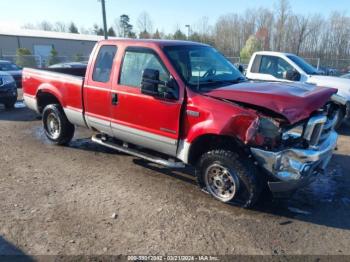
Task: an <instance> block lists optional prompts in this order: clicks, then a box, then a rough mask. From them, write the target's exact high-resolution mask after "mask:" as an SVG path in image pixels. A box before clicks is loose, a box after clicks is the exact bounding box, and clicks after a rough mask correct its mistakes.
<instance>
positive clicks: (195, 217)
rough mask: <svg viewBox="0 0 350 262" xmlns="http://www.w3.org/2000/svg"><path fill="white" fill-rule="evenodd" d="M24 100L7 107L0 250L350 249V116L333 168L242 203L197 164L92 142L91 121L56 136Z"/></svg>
mask: <svg viewBox="0 0 350 262" xmlns="http://www.w3.org/2000/svg"><path fill="white" fill-rule="evenodd" d="M21 106H22V105H21V104H18V108H16V109H15V110H12V111H5V109H3V108H2V107H0V132H1V134H0V167H1V168H0V174H1V175H0V254H29V255H45V254H50V255H52V254H64V255H67V254H70V255H77V254H88V255H91V254H94V255H97V254H182V255H183V254H197V255H202V254H212V255H224V254H250V255H252V254H268V255H269V254H314V255H325V254H334V255H344V254H347V255H350V190H349V187H350V176H349V174H350V131H349V130H350V125H348V126H346V127H344V129H343V130H342V131H341V134H342V135H341V138H340V140H339V150H338V151H337V152H336V155H335V157H334V159H333V160H332V163H331V167H330V168H329V172H328V174H327V175H325V176H323V177H321V178H320V180H318V181H317V182H315V183H314V184H312V185H310V186H309V187H308V188H306V189H304V190H302V191H300V192H299V193H297V194H296V195H295V196H294V197H293V198H291V199H290V200H288V201H287V200H284V201H282V200H279V201H277V200H275V201H273V202H266V203H262V204H261V205H260V207H259V208H257V209H256V210H242V209H239V208H236V207H232V206H230V205H225V204H221V203H219V202H217V201H215V200H214V199H212V198H211V197H210V196H208V195H206V194H204V193H202V192H201V191H200V190H199V189H198V188H197V186H196V185H195V182H194V179H193V177H192V176H191V173H190V172H189V173H181V172H175V171H171V170H170V171H169V170H166V169H163V168H160V167H157V166H155V165H149V164H147V163H146V162H144V161H141V160H139V159H137V158H134V157H130V156H127V155H122V154H119V153H116V152H113V151H110V150H107V149H104V148H102V147H100V146H97V145H94V144H93V143H92V142H90V140H89V137H90V135H91V134H90V132H89V131H86V130H78V132H77V135H76V137H75V139H74V141H73V142H72V143H71V145H70V146H69V147H56V146H53V145H51V144H50V143H49V142H48V141H47V140H46V139H45V137H44V135H43V132H42V129H41V122H40V120H38V118H37V116H36V115H35V114H34V113H32V112H30V111H29V110H28V109H26V108H21ZM113 214H115V217H114V218H112V216H113Z"/></svg>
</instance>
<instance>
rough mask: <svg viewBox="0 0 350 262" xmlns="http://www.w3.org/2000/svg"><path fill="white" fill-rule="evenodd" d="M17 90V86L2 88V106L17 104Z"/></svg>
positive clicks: (0, 101)
mask: <svg viewBox="0 0 350 262" xmlns="http://www.w3.org/2000/svg"><path fill="white" fill-rule="evenodd" d="M16 100H17V88H16V84H15V83H13V84H8V85H3V86H0V104H4V103H11V102H16Z"/></svg>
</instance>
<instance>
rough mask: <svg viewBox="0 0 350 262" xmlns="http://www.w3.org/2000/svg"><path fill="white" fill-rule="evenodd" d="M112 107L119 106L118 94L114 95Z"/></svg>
mask: <svg viewBox="0 0 350 262" xmlns="http://www.w3.org/2000/svg"><path fill="white" fill-rule="evenodd" d="M112 105H114V106H116V105H118V94H116V93H113V94H112Z"/></svg>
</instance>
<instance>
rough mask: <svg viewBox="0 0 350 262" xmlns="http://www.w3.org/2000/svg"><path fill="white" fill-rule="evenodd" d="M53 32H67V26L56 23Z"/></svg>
mask: <svg viewBox="0 0 350 262" xmlns="http://www.w3.org/2000/svg"><path fill="white" fill-rule="evenodd" d="M53 31H56V32H67V26H66V24H65V23H62V22H56V23H55V25H54V26H53Z"/></svg>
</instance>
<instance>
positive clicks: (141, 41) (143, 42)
mask: <svg viewBox="0 0 350 262" xmlns="http://www.w3.org/2000/svg"><path fill="white" fill-rule="evenodd" d="M100 43H101V44H111V43H113V44H123V45H137V44H140V45H146V46H149V45H153V46H159V47H162V46H190V45H192V46H193V45H197V46H208V45H206V44H202V43H198V42H192V41H183V40H163V39H162V40H160V39H129V38H120V39H111V40H102V41H100Z"/></svg>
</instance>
